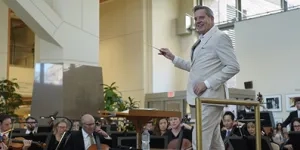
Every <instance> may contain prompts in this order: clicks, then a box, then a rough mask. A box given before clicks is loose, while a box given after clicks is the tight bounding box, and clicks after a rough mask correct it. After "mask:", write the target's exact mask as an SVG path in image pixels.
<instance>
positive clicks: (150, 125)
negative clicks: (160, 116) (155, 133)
mask: <svg viewBox="0 0 300 150" xmlns="http://www.w3.org/2000/svg"><path fill="white" fill-rule="evenodd" d="M146 129H147V130H149V131H151V130H152V129H153V125H152V123H147V124H146Z"/></svg>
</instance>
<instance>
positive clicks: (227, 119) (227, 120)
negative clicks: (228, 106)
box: [221, 111, 235, 140]
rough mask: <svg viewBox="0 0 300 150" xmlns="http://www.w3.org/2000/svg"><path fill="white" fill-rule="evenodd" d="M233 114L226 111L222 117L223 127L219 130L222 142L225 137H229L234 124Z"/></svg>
mask: <svg viewBox="0 0 300 150" xmlns="http://www.w3.org/2000/svg"><path fill="white" fill-rule="evenodd" d="M234 118H235V117H234V114H233V113H232V112H231V111H226V112H225V113H224V115H223V125H224V127H223V128H221V129H222V130H221V136H222V139H223V140H224V139H225V137H227V136H230V135H231V132H232V128H233V124H234Z"/></svg>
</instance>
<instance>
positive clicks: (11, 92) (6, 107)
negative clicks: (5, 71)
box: [0, 79, 23, 117]
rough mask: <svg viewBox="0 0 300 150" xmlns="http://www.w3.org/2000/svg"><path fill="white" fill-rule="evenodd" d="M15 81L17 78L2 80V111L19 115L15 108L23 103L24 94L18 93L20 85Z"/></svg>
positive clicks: (0, 102)
mask: <svg viewBox="0 0 300 150" xmlns="http://www.w3.org/2000/svg"><path fill="white" fill-rule="evenodd" d="M15 81H16V79H13V80H8V79H5V80H1V81H0V113H5V114H8V115H11V116H14V117H17V115H16V114H15V110H16V109H18V108H19V106H20V105H22V104H23V101H22V96H21V95H20V94H18V93H16V90H17V89H19V85H18V83H16V82H15Z"/></svg>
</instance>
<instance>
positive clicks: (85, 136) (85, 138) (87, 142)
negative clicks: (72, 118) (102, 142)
mask: <svg viewBox="0 0 300 150" xmlns="http://www.w3.org/2000/svg"><path fill="white" fill-rule="evenodd" d="M81 131H82V136H83V141H84V148H85V150H87V149H88V148H89V147H90V146H91V145H92V143H91V140H90V136H89V134H88V133H86V132H85V131H84V130H83V129H82V130H81ZM93 137H94V135H93ZM93 141H94V143H96V141H95V138H93Z"/></svg>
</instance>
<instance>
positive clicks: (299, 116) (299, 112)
mask: <svg viewBox="0 0 300 150" xmlns="http://www.w3.org/2000/svg"><path fill="white" fill-rule="evenodd" d="M297 112H298V118H300V110H297Z"/></svg>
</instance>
